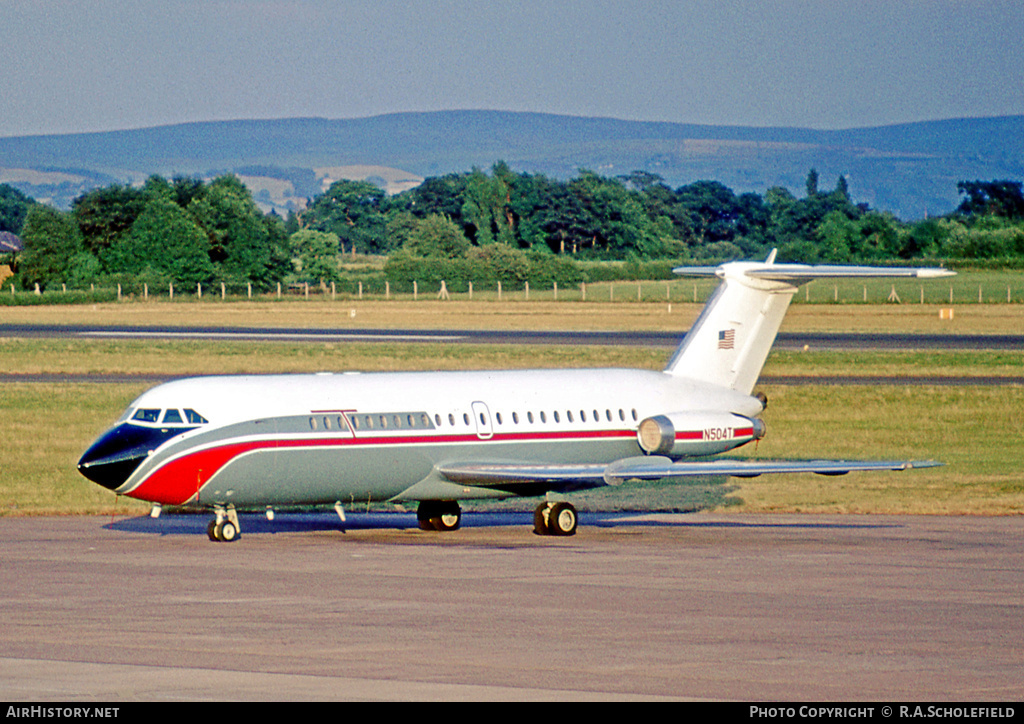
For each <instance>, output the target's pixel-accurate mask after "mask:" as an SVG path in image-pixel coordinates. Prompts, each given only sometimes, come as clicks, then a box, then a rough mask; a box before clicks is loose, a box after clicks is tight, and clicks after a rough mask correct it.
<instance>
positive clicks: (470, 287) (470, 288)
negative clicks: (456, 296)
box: [469, 282, 473, 299]
mask: <svg viewBox="0 0 1024 724" xmlns="http://www.w3.org/2000/svg"><path fill="white" fill-rule="evenodd" d="M469 298H470V299H472V298H473V282H470V283H469Z"/></svg>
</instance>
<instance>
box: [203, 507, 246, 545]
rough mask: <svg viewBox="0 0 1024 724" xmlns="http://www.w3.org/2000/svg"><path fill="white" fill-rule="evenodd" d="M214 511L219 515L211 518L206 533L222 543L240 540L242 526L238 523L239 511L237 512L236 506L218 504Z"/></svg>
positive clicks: (213, 539)
mask: <svg viewBox="0 0 1024 724" xmlns="http://www.w3.org/2000/svg"><path fill="white" fill-rule="evenodd" d="M213 512H214V513H215V514H216V516H217V517H216V518H214V519H213V520H211V521H210V525H208V526H207V527H206V534H207V535H208V536H209V537H210V540H212V541H216V542H220V543H230V542H231V541H236V540H238V539H239V538H240V537H241V535H242V527H241V526H240V525H239V524H238V513H237V512H235V507H234V506H233V505H229V506H228V507H227V508H225V507H224V506H221V505H218V506H215V507H214V509H213Z"/></svg>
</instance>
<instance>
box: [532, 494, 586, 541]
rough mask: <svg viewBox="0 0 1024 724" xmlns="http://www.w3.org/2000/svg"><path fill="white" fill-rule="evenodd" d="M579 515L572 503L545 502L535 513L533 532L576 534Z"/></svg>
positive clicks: (539, 533)
mask: <svg viewBox="0 0 1024 724" xmlns="http://www.w3.org/2000/svg"><path fill="white" fill-rule="evenodd" d="M578 521H579V516H578V515H577V514H576V508H575V507H574V506H573V505H572V504H571V503H551V502H544V503H541V504H540V505H538V506H537V510H535V511H534V513H533V532H534V533H536V534H537V535H576V524H577V522H578Z"/></svg>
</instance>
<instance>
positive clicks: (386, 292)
mask: <svg viewBox="0 0 1024 724" xmlns="http://www.w3.org/2000/svg"><path fill="white" fill-rule="evenodd" d="M384 298H385V299H391V282H384Z"/></svg>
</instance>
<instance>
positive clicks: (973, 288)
mask: <svg viewBox="0 0 1024 724" xmlns="http://www.w3.org/2000/svg"><path fill="white" fill-rule="evenodd" d="M717 285H718V280H717V279H704V278H701V279H673V280H654V281H609V282H592V283H583V284H574V285H569V286H566V285H559V284H557V283H552V284H550V285H541V286H538V285H536V284H534V285H531V284H530V283H529V282H525V283H516V282H513V283H502V282H498V283H496V284H494V285H493V286H491V285H488V286H486V287H481V286H476V287H474V285H472V284H470V285H469V286H468V289H465V290H463V291H459V292H455V291H451V290H449V289H448V286H447V284H446V283H445V282H443V281H442V282H440V283H436V282H435V283H427V282H424V283H420V282H415V281H414V282H413V283H412V285H411V288H409V287H410V285H409V284H407V283H406V284H402V285H401V287H399V286H398V285H395V286H393V285H392V284H391V283H390V282H388V281H386V280H383V279H373V280H366V281H346V282H343V283H338V282H335V283H332V284H305V283H299V284H278V285H275V286H274V287H273V288H271V289H270V290H258V289H256V288H254V287H253V286H252V285H244V286H243V285H237V284H236V285H229V284H212V285H202V284H197V285H195V286H192V285H189V286H187V287H186V286H182V285H174V284H168V285H166V286H162V285H161V286H159V287H156V286H150V285H148V284H132V285H127V284H126V285H117V286H115V287H96V286H93V287H90V288H89V289H69V288H67V287H66V286H62V287H61V288H59V289H53V288H50V289H47V290H45V291H44V290H39V289H38V288H37V289H36V290H32V291H24V290H18V289H16V288H15V287H14V286H13V285H7V288H6V289H3V290H0V305H32V304H88V303H93V304H95V303H102V302H118V301H120V302H146V301H157V300H159V301H164V302H167V301H183V302H184V301H188V302H195V301H211V302H216V301H221V302H227V301H231V302H238V301H246V300H254V301H255V300H260V301H268V300H275V299H277V300H296V299H311V300H320V301H323V300H338V301H351V300H357V299H367V300H391V299H395V300H414V301H418V300H424V301H426V300H476V301H495V302H516V301H534V302H567V303H569V302H577V303H579V302H588V303H600V302H614V303H628V302H637V303H655V302H661V303H666V302H667V303H681V304H685V303H694V304H703V303H704V302H705V301H707V299H708V297H709V296H710V295H711V293H712V291H714V289H715V287H716V286H717ZM793 301H794V303H797V304H932V305H957V304H1022V303H1024V272H965V273H962V274H960V275H958V276H956V277H951V278H950V279H945V280H941V281H939V280H927V281H917V280H904V279H901V280H895V281H894V280H886V279H872V280H840V281H832V280H821V279H819V280H815V281H813V282H811V283H809V284H806V285H804V286H802V287H800V289H799V290H798V291H797V293H796V295H795V296H794V299H793Z"/></svg>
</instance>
